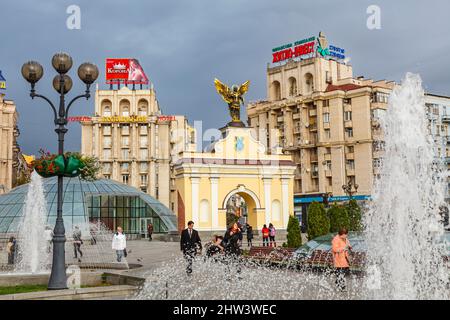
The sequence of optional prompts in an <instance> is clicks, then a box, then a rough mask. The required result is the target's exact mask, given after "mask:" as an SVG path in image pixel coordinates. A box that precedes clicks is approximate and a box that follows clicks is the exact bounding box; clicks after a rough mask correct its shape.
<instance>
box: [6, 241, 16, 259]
mask: <svg viewBox="0 0 450 320" xmlns="http://www.w3.org/2000/svg"><path fill="white" fill-rule="evenodd" d="M6 252H7V253H8V264H14V258H15V255H16V239H15V238H14V237H10V238H9V241H8V244H7V245H6Z"/></svg>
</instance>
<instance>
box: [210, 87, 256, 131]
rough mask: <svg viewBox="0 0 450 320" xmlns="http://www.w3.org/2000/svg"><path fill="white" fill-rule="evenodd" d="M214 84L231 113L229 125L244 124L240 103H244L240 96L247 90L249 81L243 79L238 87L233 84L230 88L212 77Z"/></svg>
mask: <svg viewBox="0 0 450 320" xmlns="http://www.w3.org/2000/svg"><path fill="white" fill-rule="evenodd" d="M214 85H215V87H216V90H217V93H218V94H219V95H220V96H221V97H222V99H223V100H224V101H225V102H226V103H228V109H229V110H230V115H231V122H230V123H229V125H231V126H237V127H244V126H245V125H244V123H243V122H242V121H241V103H242V104H244V98H243V97H242V96H243V95H244V94H245V93H246V92H247V91H248V87H249V85H250V81H245V82H244V83H243V84H241V86H240V87H239V86H237V85H233V86H231V89H230V88H229V87H228V86H227V85H226V84H223V83H222V82H220V80H219V79H214Z"/></svg>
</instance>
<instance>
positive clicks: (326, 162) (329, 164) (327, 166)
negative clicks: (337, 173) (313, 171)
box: [325, 160, 331, 171]
mask: <svg viewBox="0 0 450 320" xmlns="http://www.w3.org/2000/svg"><path fill="white" fill-rule="evenodd" d="M325 170H328V171H331V161H330V160H327V161H325Z"/></svg>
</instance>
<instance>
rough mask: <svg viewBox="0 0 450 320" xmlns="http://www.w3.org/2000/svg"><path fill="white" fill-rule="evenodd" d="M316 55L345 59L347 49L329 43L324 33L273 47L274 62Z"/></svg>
mask: <svg viewBox="0 0 450 320" xmlns="http://www.w3.org/2000/svg"><path fill="white" fill-rule="evenodd" d="M315 56H320V57H323V58H334V59H338V60H343V59H345V50H344V49H342V48H339V47H336V46H332V45H328V41H327V40H326V38H325V36H324V35H323V34H322V33H321V34H320V35H319V37H310V38H307V39H303V40H299V41H296V42H293V43H288V44H285V45H283V46H279V47H276V48H273V49H272V63H276V62H281V61H285V60H288V59H293V58H300V59H308V58H312V57H315Z"/></svg>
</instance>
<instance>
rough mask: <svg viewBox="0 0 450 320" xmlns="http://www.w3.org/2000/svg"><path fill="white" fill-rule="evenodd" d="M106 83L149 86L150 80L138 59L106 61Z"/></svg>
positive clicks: (109, 59)
mask: <svg viewBox="0 0 450 320" xmlns="http://www.w3.org/2000/svg"><path fill="white" fill-rule="evenodd" d="M105 71H106V72H105V75H106V83H108V84H109V83H119V82H123V83H135V84H148V78H147V76H146V74H145V72H144V70H143V69H142V67H141V65H140V64H139V61H138V60H137V59H129V58H121V59H119V58H108V59H106V70H105Z"/></svg>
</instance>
